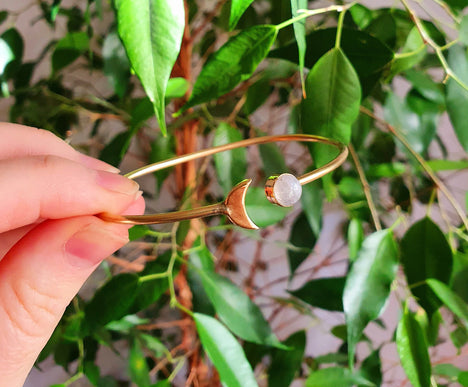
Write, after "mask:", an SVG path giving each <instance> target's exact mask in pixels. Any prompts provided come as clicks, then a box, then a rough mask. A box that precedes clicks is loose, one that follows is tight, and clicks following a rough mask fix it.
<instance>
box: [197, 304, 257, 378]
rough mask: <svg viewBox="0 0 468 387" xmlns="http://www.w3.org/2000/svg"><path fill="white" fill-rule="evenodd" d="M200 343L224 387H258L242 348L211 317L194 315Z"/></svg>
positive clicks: (221, 325) (222, 326)
mask: <svg viewBox="0 0 468 387" xmlns="http://www.w3.org/2000/svg"><path fill="white" fill-rule="evenodd" d="M193 318H194V320H195V324H196V326H197V331H198V334H199V336H200V341H201V343H202V346H203V348H204V349H205V351H206V353H207V354H208V357H209V358H210V359H211V361H212V362H213V364H214V366H215V367H216V369H217V370H218V373H219V376H220V378H221V381H222V383H224V384H225V385H226V387H258V384H257V382H256V380H255V376H254V374H253V371H252V368H251V367H250V364H249V362H248V361H247V359H246V358H245V354H244V351H243V350H242V347H241V346H240V344H239V343H238V342H237V340H236V339H235V338H234V336H232V334H231V333H230V332H229V331H228V330H227V329H226V328H225V327H224V325H223V324H221V323H220V322H219V321H217V320H216V319H214V318H213V317H210V316H206V315H203V314H200V313H194V317H193Z"/></svg>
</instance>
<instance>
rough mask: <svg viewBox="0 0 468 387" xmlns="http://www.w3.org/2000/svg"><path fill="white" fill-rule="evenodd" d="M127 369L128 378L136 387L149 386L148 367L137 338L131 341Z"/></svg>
mask: <svg viewBox="0 0 468 387" xmlns="http://www.w3.org/2000/svg"><path fill="white" fill-rule="evenodd" d="M128 371H129V374H130V379H131V380H132V382H133V383H135V384H136V385H137V386H138V387H149V386H150V384H151V382H150V377H149V368H148V364H147V363H146V359H145V355H144V353H143V350H142V348H141V345H140V342H139V341H138V340H134V341H133V345H132V346H131V348H130V353H129V356H128Z"/></svg>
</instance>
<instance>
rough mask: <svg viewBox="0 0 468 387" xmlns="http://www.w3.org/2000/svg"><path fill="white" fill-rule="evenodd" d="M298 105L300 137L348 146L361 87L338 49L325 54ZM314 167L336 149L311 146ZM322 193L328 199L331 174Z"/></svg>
mask: <svg viewBox="0 0 468 387" xmlns="http://www.w3.org/2000/svg"><path fill="white" fill-rule="evenodd" d="M306 94H307V98H306V99H304V101H303V104H302V129H303V131H304V133H308V134H314V135H319V136H323V137H328V138H332V139H334V140H338V141H340V142H342V143H343V144H348V143H349V141H350V139H351V126H352V125H353V123H354V121H355V120H356V118H357V116H358V114H359V106H360V103H361V86H360V84H359V78H358V76H357V74H356V72H355V71H354V68H353V66H352V64H351V63H350V62H349V60H348V59H347V58H346V56H345V54H344V53H343V51H342V50H341V49H340V48H334V49H332V50H330V51H329V52H328V53H326V54H325V55H324V56H323V57H322V58H320V60H319V61H318V62H317V63H316V64H315V66H314V67H313V68H312V70H311V71H310V72H309V75H308V76H307V79H306ZM311 148H312V156H313V158H314V162H315V164H316V166H317V167H320V166H323V165H325V164H326V163H328V162H329V161H331V160H332V159H333V158H334V157H335V156H336V154H337V151H336V149H332V148H331V147H330V146H326V145H325V146H324V145H323V144H319V145H318V146H317V145H316V144H314V145H312V146H311ZM324 183H325V186H324V188H325V191H326V193H327V197H328V198H329V199H331V198H332V196H333V195H332V192H331V186H330V185H331V174H328V175H327V176H326V177H324Z"/></svg>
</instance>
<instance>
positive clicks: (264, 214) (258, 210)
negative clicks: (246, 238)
mask: <svg viewBox="0 0 468 387" xmlns="http://www.w3.org/2000/svg"><path fill="white" fill-rule="evenodd" d="M245 208H246V210H247V214H248V215H249V217H250V219H252V221H253V222H254V223H255V224H256V225H257V226H258V227H260V228H265V227H267V226H271V225H272V224H275V223H278V222H279V221H281V220H283V219H284V217H285V216H286V214H287V213H288V212H289V211H291V208H290V207H280V206H277V205H274V204H272V203H270V202H269V201H268V199H267V198H266V196H265V190H264V189H263V188H260V187H250V188H249V189H248V191H247V195H246V198H245Z"/></svg>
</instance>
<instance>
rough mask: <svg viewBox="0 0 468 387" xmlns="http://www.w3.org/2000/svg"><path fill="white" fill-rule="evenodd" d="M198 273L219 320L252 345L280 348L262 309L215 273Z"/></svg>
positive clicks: (228, 281)
mask: <svg viewBox="0 0 468 387" xmlns="http://www.w3.org/2000/svg"><path fill="white" fill-rule="evenodd" d="M199 274H200V276H201V279H202V283H203V287H204V289H205V292H206V294H207V296H208V297H209V299H210V300H211V303H212V304H213V306H214V308H215V310H216V312H217V314H218V316H219V318H220V319H221V321H223V322H224V323H225V324H226V325H227V327H228V328H229V329H230V330H231V331H232V332H233V333H234V334H236V335H237V336H239V337H240V338H242V339H244V340H248V341H251V342H253V343H257V344H263V345H270V346H281V344H280V342H279V341H278V339H277V338H276V336H275V335H274V333H273V332H272V331H271V328H270V325H269V324H268V322H267V321H266V320H265V318H264V317H263V314H262V312H261V311H260V309H259V307H258V306H257V305H256V304H255V303H254V302H253V301H252V300H251V299H250V298H249V297H248V296H247V295H246V294H245V293H244V292H243V291H242V290H241V289H239V288H238V287H237V286H236V285H234V284H233V283H232V282H231V281H230V280H228V279H227V278H225V277H223V276H220V275H219V274H216V273H214V272H210V271H206V270H200V271H199Z"/></svg>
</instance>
